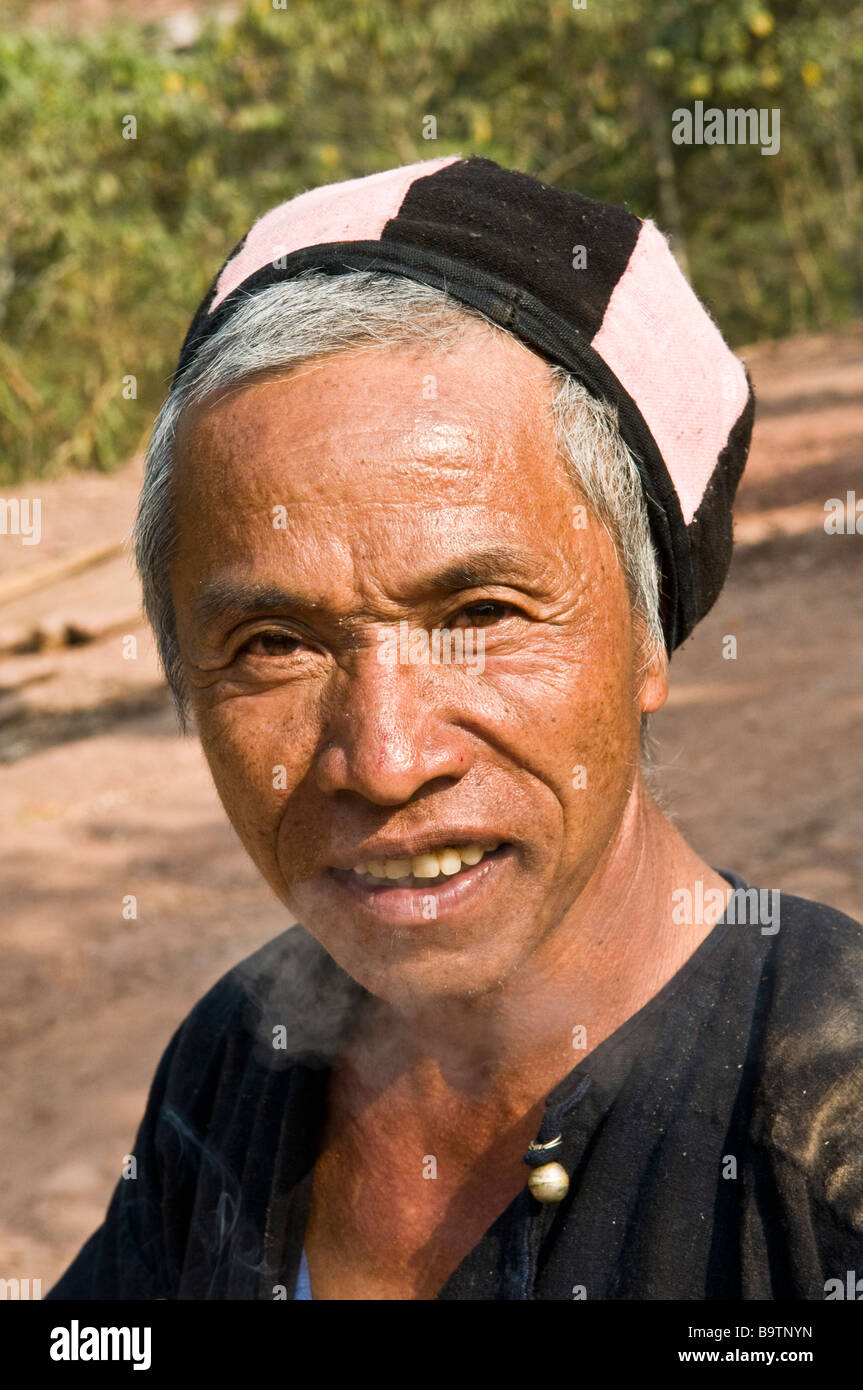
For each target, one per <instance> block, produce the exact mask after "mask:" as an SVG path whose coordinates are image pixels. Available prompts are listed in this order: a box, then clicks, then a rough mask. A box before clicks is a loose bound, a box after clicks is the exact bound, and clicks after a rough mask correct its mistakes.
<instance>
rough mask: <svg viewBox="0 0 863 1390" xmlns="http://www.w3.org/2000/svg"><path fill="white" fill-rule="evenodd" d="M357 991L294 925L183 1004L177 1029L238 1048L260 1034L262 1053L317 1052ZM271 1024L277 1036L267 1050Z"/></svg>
mask: <svg viewBox="0 0 863 1390" xmlns="http://www.w3.org/2000/svg"><path fill="white" fill-rule="evenodd" d="M358 991H359V986H357V985H356V984H355V982H354V981H352V980H351V979H350V978H349V977H348V976H346V975H345V973H344V971H342V970H341V969H340V967H339V966H338V965H337V964H336V962H335V961H334V960H333V958H332V956H330V955H329V953H328V952H327V951H325V950H324V948H323V946H321V945H320V943H319V942H318V941H316V940H315V938H314V937H313V936H311V934H310V933H309V932H307V931H306V929H305V928H304V927H303V926H301V925H300V924H299V923H298V924H297V925H296V926H292V927H289V928H288V929H287V930H286V931H284V932H281V933H280V934H279V935H278V936H276V937H274V938H273V939H272V940H271V941H268V942H266V943H265V944H264V945H263V946H261V947H260V948H259V949H258V950H257V951H254V952H253V953H252V954H251V955H249V956H246V957H245V959H243V960H241V961H239V962H238V963H237V964H236V965H234V966H232V968H231V969H230V970H228V971H226V973H225V974H224V975H222V976H221V978H220V979H218V980H217V981H216V983H215V984H214V985H213V986H212V987H211V988H210V989H209V990H208V991H207V993H206V994H204V995H203V996H202V998H201V999H199V1000H198V1002H197V1004H195V1006H194V1007H193V1008H192V1009H191V1011H190V1012H189V1014H188V1015H187V1017H186V1018H185V1020H184V1021H183V1023H182V1024H181V1026H180V1029H179V1033H180V1034H181V1035H185V1036H186V1037H188V1038H189V1039H192V1038H194V1039H199V1038H200V1037H201V1036H203V1037H206V1038H213V1037H220V1038H222V1040H223V1041H224V1040H227V1039H231V1040H233V1041H234V1043H235V1044H238V1045H241V1044H242V1043H243V1041H245V1042H246V1043H247V1044H248V1043H252V1042H254V1041H256V1040H260V1039H261V1038H264V1039H266V1043H267V1047H268V1048H269V1050H270V1051H273V1050H275V1051H281V1052H283V1053H288V1054H290V1056H291V1057H297V1056H307V1055H309V1056H311V1055H315V1054H317V1053H318V1052H320V1054H321V1056H322V1057H325V1056H326V1055H327V1053H328V1052H329V1051H330V1049H331V1046H332V1045H333V1044H335V1043H336V1042H337V1040H338V1036H339V1033H340V1029H341V1027H342V1025H343V1024H344V1021H345V1015H346V1013H347V1010H348V1008H349V1006H350V1004H351V1002H352V1001H353V1000H354V998H355V997H356V994H357V992H358ZM277 1029H278V1030H282V1031H283V1036H282V1037H281V1038H279V1039H277V1042H278V1043H279V1044H280V1045H279V1046H277V1047H276V1048H275V1049H273V1033H274V1030H277Z"/></svg>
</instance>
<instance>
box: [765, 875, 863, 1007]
mask: <svg viewBox="0 0 863 1390" xmlns="http://www.w3.org/2000/svg"><path fill="white" fill-rule="evenodd" d="M759 891H761V892H764V890H763V889H762V890H759ZM771 891H773V890H771ZM774 917H775V921H774V925H773V927H772V928H771V930H772V931H773V932H774V941H773V950H772V956H773V959H772V970H771V977H772V989H773V991H774V1001H775V1003H776V1004H778V1005H780V1006H781V1005H782V1004H784V1003H785V1002H788V1003H789V1004H791V1005H793V1009H794V1011H795V1013H796V1015H797V1017H798V1019H802V1018H803V1017H804V1016H807V1015H811V1014H812V1013H814V1012H822V1011H823V1009H824V1006H825V1003H829V1001H830V1000H831V999H833V1000H835V1001H836V1002H837V1003H838V1002H843V1003H844V1007H845V1010H846V1012H847V1011H849V1010H851V1011H855V1012H857V1016H858V1018H859V1019H861V1021H863V924H861V923H860V922H858V921H856V920H855V919H854V918H853V917H848V916H846V914H845V913H844V912H840V911H839V910H838V909H837V908H834V907H828V906H827V904H826V903H819V902H814V901H812V900H810V899H808V898H798V897H796V896H794V895H793V894H790V893H778V894H777V910H776V912H775V914H774Z"/></svg>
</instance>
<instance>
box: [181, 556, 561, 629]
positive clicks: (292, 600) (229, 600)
mask: <svg viewBox="0 0 863 1390" xmlns="http://www.w3.org/2000/svg"><path fill="white" fill-rule="evenodd" d="M538 580H539V576H538V574H537V562H536V557H532V556H531V555H530V554H529V552H527V551H523V550H517V549H514V548H510V547H508V546H503V545H491V546H485V547H484V548H483V549H482V550H478V551H474V552H473V553H471V554H468V555H464V556H461V557H459V558H458V559H456V560H452V561H450V563H449V564H447V565H444V567H443V568H442V569H439V570H433V571H432V572H431V573H429V574H425V575H419V576H417V577H416V579H414V580H413V581H412V583H411V584H410V586H409V590H410V592H409V593H408V594H407V595H406V596H407V597H413V596H415V595H421V594H424V593H429V592H431V593H435V594H453V593H459V592H461V591H462V590H464V589H477V588H480V587H482V586H483V585H487V584H501V585H507V584H509V585H512V584H513V583H517V584H522V585H523V586H525V587H526V588H532V589H538V588H539V583H538ZM322 608H324V604H323V603H321V601H320V600H315V599H310V598H309V597H308V596H307V595H304V594H300V593H298V592H297V591H296V590H292V589H288V588H282V587H281V586H280V585H274V584H254V583H252V584H247V583H242V582H237V581H235V580H231V579H214V580H211V581H210V583H208V584H206V585H205V586H204V588H203V589H202V590H201V592H200V593H199V594H198V595H197V596H196V598H195V599H194V601H193V604H192V609H193V613H194V617H195V621H196V622H197V623H198V625H199V626H201V627H208V626H209V625H210V624H211V623H213V622H215V621H216V620H217V619H221V620H223V621H224V620H229V621H237V620H241V619H243V618H247V617H250V616H252V615H255V614H266V613H285V612H290V613H292V614H295V615H296V616H298V617H303V616H312V615H314V614H317V615H318V616H320V614H321V610H322Z"/></svg>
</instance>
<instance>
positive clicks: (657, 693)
mask: <svg viewBox="0 0 863 1390" xmlns="http://www.w3.org/2000/svg"><path fill="white" fill-rule="evenodd" d="M634 637H635V653H636V661H637V663H638V665H637V672H638V681H639V689H638V708H639V710H640V711H641V713H642V714H655V713H656V711H657V710H660V709H662V706H663V705H664V704H665V702H666V700H667V699H668V653H667V651H666V650H665V647H664V646H663V647H661V648H660V649H659V651H656V650H655V649H654V647H653V644H652V643H651V641H650V639H649V636H648V633H647V628H646V626H645V624H644V622H643V620H642V619H640V618H636V621H635V624H634Z"/></svg>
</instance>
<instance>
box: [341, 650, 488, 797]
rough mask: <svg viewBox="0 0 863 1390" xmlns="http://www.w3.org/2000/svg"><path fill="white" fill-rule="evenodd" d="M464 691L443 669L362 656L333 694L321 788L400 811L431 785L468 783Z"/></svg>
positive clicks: (368, 652)
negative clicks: (461, 708) (460, 702)
mask: <svg viewBox="0 0 863 1390" xmlns="http://www.w3.org/2000/svg"><path fill="white" fill-rule="evenodd" d="M459 685H460V682H456V685H455V688H453V687H452V685H451V682H450V681H449V680H447V678H446V675H445V674H443V673H441V672H440V671H434V670H429V669H428V668H427V667H424V666H411V665H407V664H398V663H395V664H392V665H387V664H385V663H383V662H381V661H380V660H379V659H378V655H377V653H376V652H374V651H371V650H366V651H364V652H362V653H361V654H360V655H359V656H358V657H357V658H356V659H355V662H354V663H352V669H351V670H350V672H348V671H346V670H344V669H342V670H341V671H339V673H338V675H337V676H336V677H334V682H333V686H332V687H331V689H330V691H329V692H328V702H327V703H328V708H327V714H328V718H327V721H326V725H325V728H326V736H325V739H324V742H323V747H322V750H321V752H320V754H319V755H318V759H317V766H316V775H317V783H318V786H319V788H320V790H321V791H323V792H325V793H327V794H329V795H334V794H336V793H338V792H353V793H355V794H356V795H358V796H362V797H364V798H365V800H367V801H370V802H374V803H375V804H376V805H380V806H396V805H402V804H404V803H405V802H408V801H410V799H411V797H412V796H414V795H415V794H416V792H418V791H419V790H420V789H421V788H422V787H424V786H425V785H426V784H427V783H428V782H432V781H435V780H437V779H439V778H442V777H443V778H452V779H455V780H458V779H459V778H461V777H463V776H464V774H465V772H467V770H468V768H469V766H470V740H469V736H468V734H467V732H466V731H465V729H464V728H462V727H460V725H459V723H458V722H457V718H456V714H457V709H456V700H457V698H458V697H457V689H458V687H459Z"/></svg>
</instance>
